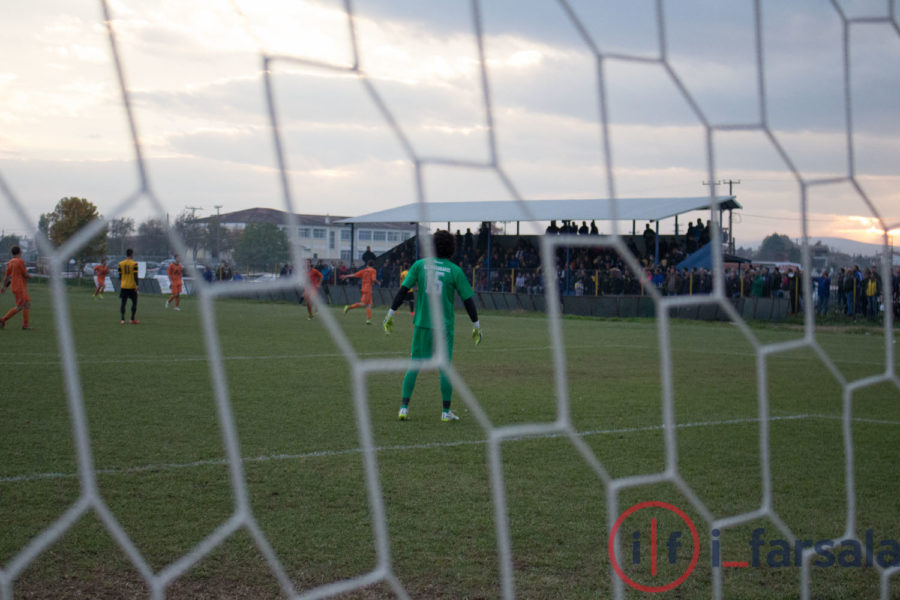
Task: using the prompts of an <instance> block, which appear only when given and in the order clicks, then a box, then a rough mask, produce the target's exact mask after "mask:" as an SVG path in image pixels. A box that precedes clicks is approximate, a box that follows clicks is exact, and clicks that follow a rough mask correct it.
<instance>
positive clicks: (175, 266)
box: [166, 254, 184, 310]
mask: <svg viewBox="0 0 900 600" xmlns="http://www.w3.org/2000/svg"><path fill="white" fill-rule="evenodd" d="M183 274H184V267H182V266H181V260H180V258H179V256H178V255H177V254H176V255H175V262H170V263H169V268H168V270H167V271H166V275H168V276H169V294H170V295H169V299H168V300H166V308H169V304H170V303H171V302H175V310H181V309H180V308H179V307H178V305H179V304H181V289H182V286H183V284H184V280H183V279H182V275H183Z"/></svg>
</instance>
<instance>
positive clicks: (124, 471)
mask: <svg viewBox="0 0 900 600" xmlns="http://www.w3.org/2000/svg"><path fill="white" fill-rule="evenodd" d="M840 418H841V417H839V416H835V415H821V414H796V415H783V416H774V417H770V418H769V422H777V421H800V420H805V419H818V420H833V419H840ZM759 420H760V419H759V418H758V417H752V418H744V419H723V420H715V421H696V422H690V423H678V424H677V425H675V428H676V429H690V428H695V427H717V426H723V425H748V424H752V423H758V422H759ZM853 420H854V421H860V422H863V423H871V422H873V420H872V419H864V418H862V419H853ZM877 423H879V424H883V425H900V421H877ZM664 429H665V426H664V425H648V426H646V427H620V428H614V429H594V430H586V431H580V432H578V433H577V435H579V436H581V437H590V436H597V435H621V434H631V433H647V432H654V431H662V430H664ZM566 435H567V434H565V433H549V434H542V435H535V436H521V437H514V438H509V439H508V440H505V441H504V443H508V442H511V441H523V440H534V439H548V438H550V439H552V438H562V437H566ZM486 443H487V440H484V439H481V440H459V441H455V442H432V443H428V444H405V445H390V446H376V447H375V448H374V450H375V452H378V453H382V452H406V451H410V450H434V449H439V448H455V447H460V446H476V445H484V444H486ZM363 452H364V449H363V448H344V449H338V450H317V451H314V452H302V453H297V454H284V453H282V454H268V455H263V456H245V457H244V458H242V459H241V460H242V461H243V462H244V463H245V464H247V463H265V462H272V461H281V460H308V459H315V458H327V457H332V456H346V455H349V454H361V453H363ZM227 464H228V461H227V460H225V459H224V458H215V459H206V460H195V461H191V462H185V463H157V464H148V465H138V466H133V467H120V468H115V469H96V470H95V473H96V474H97V475H128V474H131V473H149V472H154V471H174V470H178V469H192V468H197V467H208V466H225V465H227ZM77 478H78V474H77V473H31V474H28V475H14V476H8V477H0V483H19V482H31V481H40V480H45V479H77Z"/></svg>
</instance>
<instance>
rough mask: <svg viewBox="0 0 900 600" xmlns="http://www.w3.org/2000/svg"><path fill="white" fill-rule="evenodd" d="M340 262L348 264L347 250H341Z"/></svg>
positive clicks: (348, 253)
mask: <svg viewBox="0 0 900 600" xmlns="http://www.w3.org/2000/svg"><path fill="white" fill-rule="evenodd" d="M341 260H342V261H344V262H350V251H349V250H341Z"/></svg>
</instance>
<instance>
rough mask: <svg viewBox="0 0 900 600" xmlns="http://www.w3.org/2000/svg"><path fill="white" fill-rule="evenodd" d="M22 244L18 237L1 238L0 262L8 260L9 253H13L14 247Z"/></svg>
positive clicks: (6, 236) (7, 236)
mask: <svg viewBox="0 0 900 600" xmlns="http://www.w3.org/2000/svg"><path fill="white" fill-rule="evenodd" d="M20 243H21V241H20V240H19V236H17V235H4V236H3V237H0V261H2V260H6V257H7V256H9V253H10V252H11V251H12V247H13V246H18V245H19V244H20Z"/></svg>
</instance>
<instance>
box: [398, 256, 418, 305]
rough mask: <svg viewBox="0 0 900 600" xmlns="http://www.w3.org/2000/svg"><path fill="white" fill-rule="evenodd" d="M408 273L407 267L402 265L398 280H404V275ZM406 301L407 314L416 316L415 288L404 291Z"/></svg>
mask: <svg viewBox="0 0 900 600" xmlns="http://www.w3.org/2000/svg"><path fill="white" fill-rule="evenodd" d="M408 274H409V267H408V266H404V267H403V270H402V271H400V281H401V282H403V281H404V280H406V276H407V275H408ZM406 301H407V302H409V316H411V317H414V316H416V289H415V287H413V289H411V290H409V291H408V292H406Z"/></svg>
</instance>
